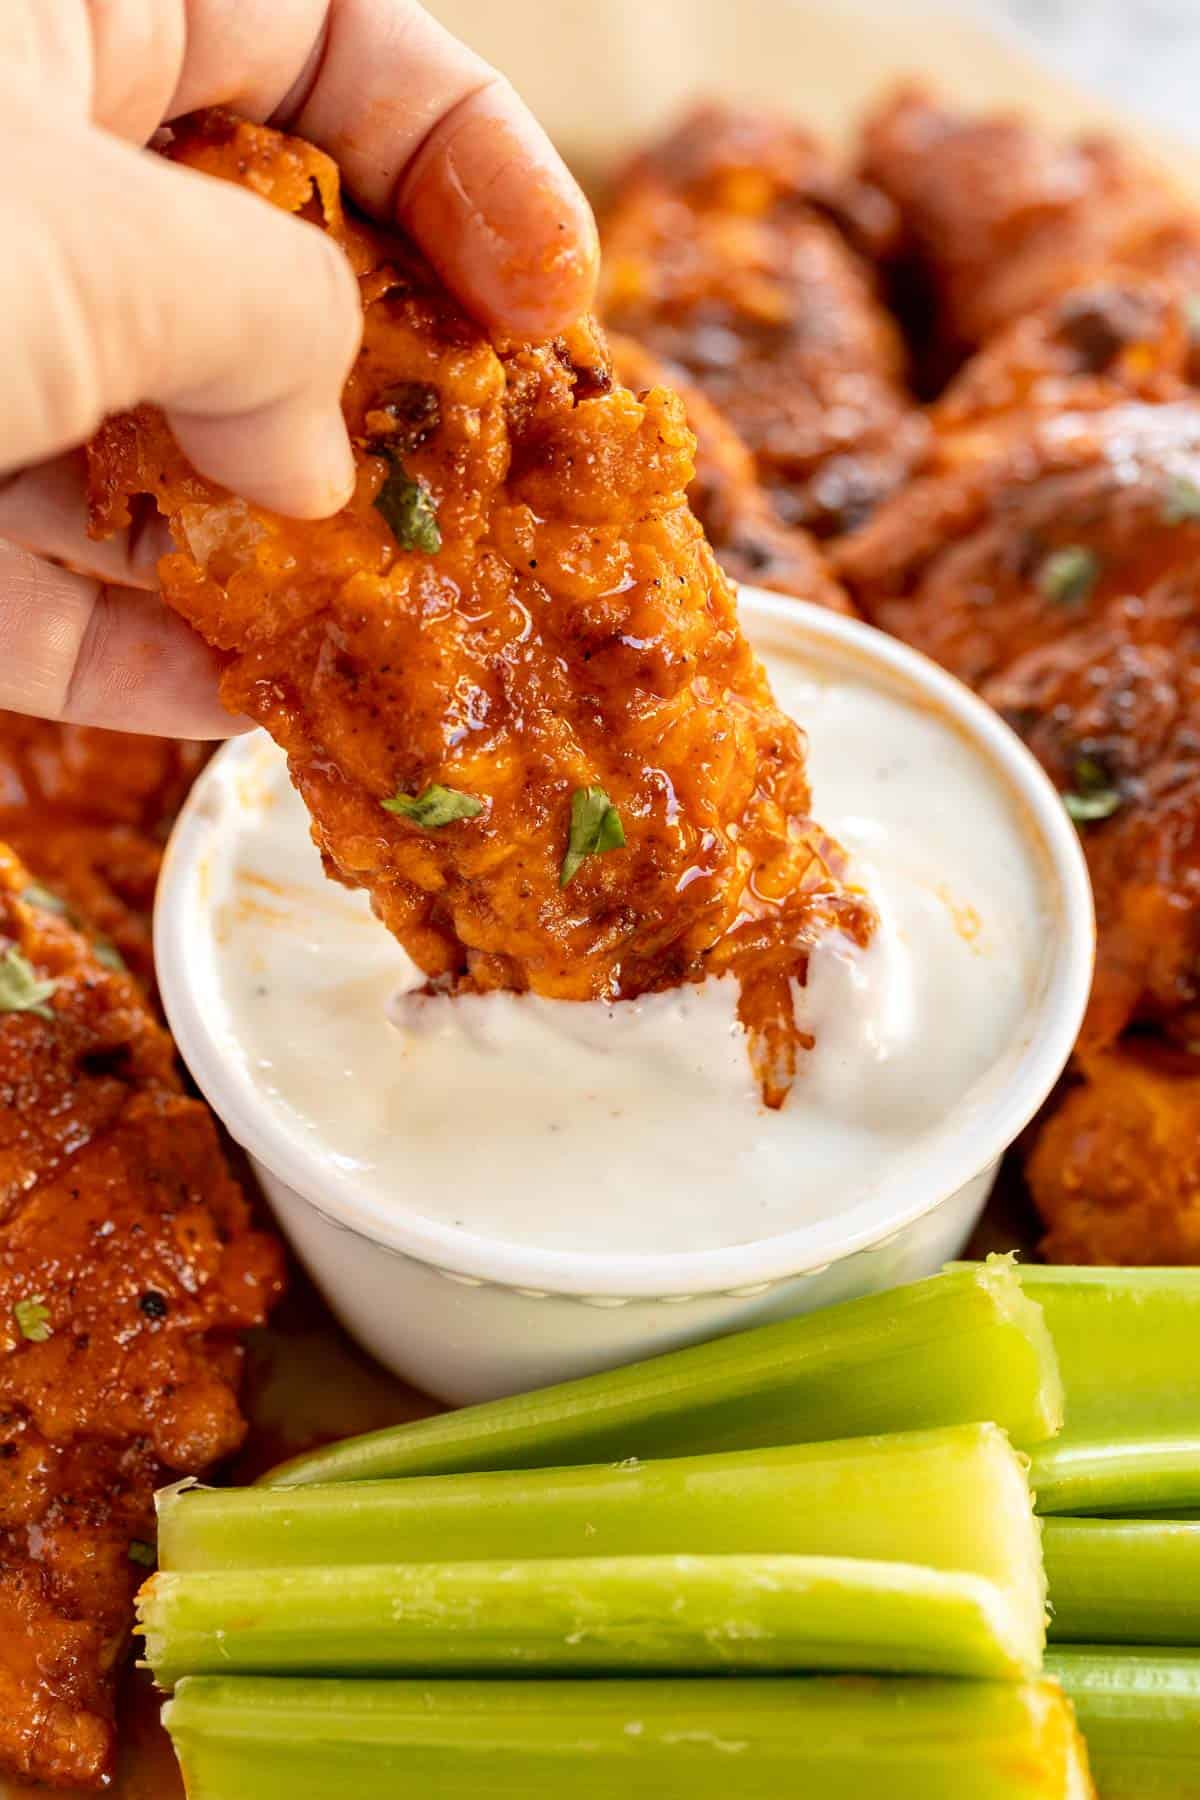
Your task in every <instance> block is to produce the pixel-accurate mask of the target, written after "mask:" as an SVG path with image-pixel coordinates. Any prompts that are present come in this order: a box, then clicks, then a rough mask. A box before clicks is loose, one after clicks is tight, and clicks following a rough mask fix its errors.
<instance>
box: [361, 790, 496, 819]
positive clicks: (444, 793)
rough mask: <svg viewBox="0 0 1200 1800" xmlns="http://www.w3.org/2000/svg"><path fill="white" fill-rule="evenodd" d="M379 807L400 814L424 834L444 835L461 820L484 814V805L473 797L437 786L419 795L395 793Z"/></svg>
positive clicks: (381, 802)
mask: <svg viewBox="0 0 1200 1800" xmlns="http://www.w3.org/2000/svg"><path fill="white" fill-rule="evenodd" d="M379 804H380V805H381V806H382V807H383V809H384V811H385V812H390V813H399V815H400V817H401V818H402V819H410V820H411V821H412V823H413V824H414V825H419V826H420V827H421V829H422V831H440V830H441V828H442V826H443V825H453V824H454V823H455V821H456V820H458V819H475V818H478V816H479V814H480V813H481V812H482V811H483V801H482V800H476V798H475V796H474V795H473V794H460V793H459V791H458V789H457V788H448V787H439V786H438V785H437V784H436V782H434V783H431V784H430V786H429V787H427V788H423V789H422V790H421V792H420V793H419V794H401V793H395V794H393V795H392V797H391V799H390V800H381V801H380V802H379Z"/></svg>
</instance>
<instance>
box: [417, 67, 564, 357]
mask: <svg viewBox="0 0 1200 1800" xmlns="http://www.w3.org/2000/svg"><path fill="white" fill-rule="evenodd" d="M397 212H398V214H399V216H400V218H401V220H402V222H403V223H404V225H405V226H406V227H407V229H408V230H409V231H411V232H412V234H413V236H414V237H415V238H416V239H417V241H418V242H419V243H420V244H421V246H422V248H423V249H424V251H425V253H426V255H427V256H428V257H429V258H430V260H431V261H432V262H433V264H434V265H435V267H436V268H437V270H438V272H439V274H440V275H441V276H442V278H443V279H444V280H445V281H446V283H447V285H448V286H449V287H451V288H452V289H453V290H454V292H455V293H456V294H457V295H458V297H459V298H460V299H461V300H462V301H463V303H464V305H466V306H467V307H468V309H469V310H470V311H471V312H472V313H473V314H474V315H475V316H476V317H477V318H479V319H481V320H482V321H483V323H484V324H486V325H487V326H488V327H489V328H490V329H491V330H492V331H494V332H495V333H497V334H498V335H501V336H507V337H512V338H520V339H529V340H534V341H538V340H540V339H544V338H547V337H553V336H555V335H556V334H557V333H558V332H560V331H563V330H565V329H566V328H567V327H568V326H570V325H573V324H574V323H575V321H576V320H577V319H578V318H579V317H580V316H581V314H583V313H585V312H586V311H587V310H588V308H589V307H590V305H591V302H592V298H593V295H594V293H595V287H596V275H597V269H598V265H599V239H598V235H597V231H596V222H595V219H594V218H593V216H592V210H591V207H590V206H589V205H588V202H587V200H586V198H585V197H584V194H583V192H582V190H581V189H580V187H579V185H578V183H577V182H576V181H575V179H574V177H573V176H572V175H571V173H570V171H569V170H568V169H567V167H566V164H565V163H564V162H563V161H562V159H561V157H560V156H559V155H558V152H557V151H556V150H555V149H554V147H553V145H552V144H551V142H550V140H549V138H548V137H547V136H546V134H545V132H544V131H543V130H542V128H541V126H540V125H539V124H538V123H537V121H536V120H535V119H534V118H533V117H532V115H531V114H530V113H528V112H526V110H525V108H524V106H523V105H522V104H521V102H520V101H519V100H518V99H517V96H516V95H515V93H514V92H513V90H512V89H511V88H510V87H509V86H508V84H507V83H506V82H503V81H500V80H496V81H494V82H491V83H489V84H488V85H487V86H486V87H484V88H481V89H479V90H478V91H477V92H476V93H474V94H472V95H470V96H469V97H468V98H467V99H466V100H464V101H462V102H461V104H460V105H459V106H457V107H456V108H455V109H454V110H453V111H452V112H451V113H450V114H448V116H447V117H446V118H445V119H443V120H442V122H441V124H440V125H438V126H437V127H436V129H435V130H434V131H433V132H431V133H430V136H429V138H428V139H427V141H426V142H425V144H424V145H423V146H422V148H421V150H420V152H419V153H418V155H417V156H416V158H415V159H414V161H413V163H412V164H411V166H410V168H409V170H408V172H407V174H406V176H405V178H404V181H403V183H402V184H401V188H400V191H399V193H398V195H397Z"/></svg>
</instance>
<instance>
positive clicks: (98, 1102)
mask: <svg viewBox="0 0 1200 1800" xmlns="http://www.w3.org/2000/svg"><path fill="white" fill-rule="evenodd" d="M33 891H34V893H35V894H36V892H37V890H36V889H34V890H33ZM29 892H30V876H29V873H28V871H27V870H26V869H24V868H23V867H22V866H21V864H19V863H18V862H17V860H16V859H15V857H13V856H12V855H11V854H10V853H9V852H8V851H7V850H5V849H4V848H3V847H2V846H0V959H2V960H0V968H2V969H3V972H4V989H3V995H4V1000H3V1005H0V1771H3V1772H10V1773H14V1774H18V1775H22V1776H25V1777H29V1778H32V1779H35V1780H39V1781H47V1782H53V1783H56V1784H68V1783H70V1784H92V1783H96V1782H100V1781H102V1780H103V1779H104V1778H105V1776H106V1775H107V1773H108V1772H109V1771H110V1768H111V1759H112V1748H113V1700H114V1688H115V1684H116V1678H117V1675H118V1673H119V1670H120V1666H121V1660H122V1653H123V1650H124V1647H125V1644H126V1641H127V1638H128V1633H129V1629H130V1625H131V1623H132V1617H131V1614H132V1600H133V1594H134V1591H135V1589H136V1588H137V1586H138V1584H139V1582H140V1581H141V1580H142V1579H143V1578H144V1576H145V1573H146V1568H145V1564H146V1561H147V1560H149V1561H152V1560H153V1535H154V1505H153V1496H154V1489H155V1487H156V1485H158V1484H159V1483H160V1482H161V1481H162V1480H164V1479H169V1478H171V1477H173V1476H174V1475H177V1474H182V1473H185V1472H196V1471H199V1470H202V1469H204V1468H206V1467H207V1466H208V1465H209V1464H211V1463H213V1462H215V1461H217V1460H218V1459H219V1458H221V1457H223V1456H225V1455H227V1454H228V1453H229V1452H230V1451H232V1450H233V1449H235V1448H236V1447H237V1445H238V1444H239V1443H240V1441H241V1438H242V1434H243V1430H244V1426H243V1421H242V1418H241V1415H240V1413H239V1410H238V1405H237V1400H236V1393H235V1383H236V1377H237V1372H238V1365H239V1360H240V1349H239V1346H238V1334H239V1332H240V1331H241V1330H242V1329H243V1328H244V1327H246V1326H248V1325H253V1324H258V1323H260V1322H261V1321H262V1319H263V1317H264V1315H265V1312H266V1309H267V1307H268V1305H269V1304H270V1301H271V1299H272V1298H273V1297H274V1295H275V1293H276V1292H277V1291H278V1286H279V1277H280V1264H279V1253H278V1250H277V1248H276V1246H275V1245H274V1243H273V1242H272V1241H271V1240H270V1239H268V1238H266V1237H263V1236H261V1235H260V1234H259V1233H257V1232H254V1231H252V1230H250V1228H249V1221H248V1215H247V1209H246V1205H245V1202H244V1200H243V1198H242V1195H241V1193H240V1191H239V1189H238V1188H237V1186H236V1184H235V1183H234V1181H233V1180H232V1178H231V1177H230V1175H229V1172H228V1170H227V1168H226V1166H225V1161H224V1157H223V1155H222V1152H221V1149H220V1146H219V1144H218V1141H217V1135H216V1131H215V1129H214V1127H213V1123H212V1120H211V1118H210V1117H209V1114H208V1112H207V1109H206V1108H205V1107H203V1106H202V1105H201V1104H200V1103H199V1102H197V1101H195V1100H191V1099H189V1098H187V1097H186V1096H185V1095H184V1094H183V1093H182V1092H181V1091H180V1087H179V1082H178V1078H177V1076H176V1074H175V1070H174V1058H173V1051H172V1046H171V1042H170V1039H169V1038H168V1037H167V1035H166V1033H165V1032H164V1031H163V1030H162V1029H161V1027H160V1026H159V1025H158V1024H157V1023H156V1022H155V1020H154V1019H153V1017H152V1016H151V1014H150V1012H149V1010H148V1008H147V1006H146V1003H145V1001H144V999H143V998H142V996H141V994H140V992H139V990H138V989H137V987H136V986H135V984H134V982H133V981H132V980H131V979H130V978H129V977H128V976H127V975H124V974H122V973H120V972H115V971H114V970H112V969H111V968H107V967H105V966H103V965H102V964H100V963H99V962H97V961H96V960H95V957H94V955H93V951H92V948H91V946H90V944H89V943H88V941H87V940H86V939H85V938H84V937H82V936H80V935H79V933H77V932H76V931H75V930H74V929H73V928H72V927H71V926H70V925H69V924H68V923H67V922H66V921H65V920H64V919H63V918H62V917H61V916H60V915H59V914H57V913H56V912H53V911H50V910H47V909H46V908H44V907H43V906H42V904H41V903H40V900H37V899H35V900H33V901H30V900H28V899H26V898H24V897H23V896H25V895H27V894H28V893H29ZM31 982H32V983H34V984H35V986H34V988H33V990H32V992H31V990H30V986H29V984H30V983H31ZM39 996H40V997H39ZM30 1002H32V1004H29V1003H30Z"/></svg>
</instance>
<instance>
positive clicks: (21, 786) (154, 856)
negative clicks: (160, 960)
mask: <svg viewBox="0 0 1200 1800" xmlns="http://www.w3.org/2000/svg"><path fill="white" fill-rule="evenodd" d="M210 748H211V746H209V745H207V744H192V743H181V742H176V741H173V740H167V739H162V738H149V737H141V736H135V735H132V734H126V733H123V732H117V731H99V730H95V729H93V728H91V727H88V726H83V725H60V724H56V723H53V722H51V721H49V720H46V719H29V718H25V717H24V716H23V715H21V714H19V713H5V712H0V840H2V841H3V842H5V843H8V844H9V845H11V846H12V848H13V849H14V850H15V851H16V852H17V854H18V856H20V857H21V859H22V861H23V862H24V863H25V865H26V867H27V868H28V869H30V870H31V871H32V873H33V875H34V876H35V878H36V879H37V880H38V881H39V882H41V883H42V884H44V885H45V886H46V888H47V890H48V891H50V892H52V893H53V894H55V895H57V896H58V898H59V900H60V901H61V902H62V904H63V905H64V906H65V907H67V908H69V909H70V911H71V912H72V914H73V915H74V916H75V917H76V918H78V919H79V920H80V921H81V922H83V923H85V924H86V925H87V927H88V929H89V930H90V931H91V932H92V934H93V936H94V937H95V938H96V939H97V940H98V942H99V944H100V947H101V953H102V954H103V953H104V949H105V946H107V947H108V948H109V950H110V951H115V952H116V954H117V955H118V956H119V957H120V958H121V959H122V960H123V961H124V962H125V963H126V965H127V966H128V967H129V968H131V969H132V970H133V971H134V973H135V974H136V975H137V976H138V977H139V979H140V980H141V981H142V982H143V984H144V985H145V986H146V987H147V988H150V987H152V985H153V975H154V972H153V959H152V956H151V951H150V911H151V907H152V904H153V900H154V887H155V883H156V881H157V879H158V866H159V862H160V860H161V858H162V847H163V844H164V842H165V840H166V834H167V830H168V828H169V826H170V823H171V820H172V819H173V818H174V816H175V813H176V812H177V810H178V808H179V806H180V805H181V804H182V802H183V799H184V797H185V795H186V794H187V790H188V788H189V787H190V786H191V783H192V781H193V780H194V779H195V777H196V775H197V774H198V773H199V771H200V769H201V768H202V767H203V765H204V761H205V759H206V757H207V756H208V754H209V751H210Z"/></svg>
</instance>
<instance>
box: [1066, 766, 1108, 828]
mask: <svg viewBox="0 0 1200 1800" xmlns="http://www.w3.org/2000/svg"><path fill="white" fill-rule="evenodd" d="M1072 773H1073V775H1074V780H1075V786H1074V788H1072V789H1070V790H1069V791H1068V792H1067V793H1065V794H1064V795H1063V805H1064V806H1065V807H1066V809H1067V811H1068V812H1069V813H1070V815H1071V817H1072V818H1073V819H1074V821H1075V823H1076V824H1077V825H1091V824H1094V823H1095V822H1096V821H1097V820H1098V819H1111V818H1112V815H1113V814H1114V813H1115V812H1116V810H1117V808H1118V807H1119V806H1120V804H1121V794H1120V790H1119V789H1118V788H1116V787H1114V785H1113V783H1112V780H1111V778H1110V776H1109V774H1108V771H1107V770H1106V769H1105V767H1104V765H1103V764H1102V763H1099V762H1097V761H1096V758H1095V757H1094V756H1077V757H1076V758H1075V768H1074V770H1073V771H1072Z"/></svg>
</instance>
